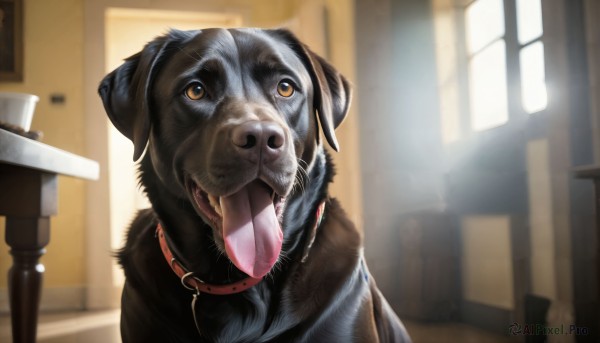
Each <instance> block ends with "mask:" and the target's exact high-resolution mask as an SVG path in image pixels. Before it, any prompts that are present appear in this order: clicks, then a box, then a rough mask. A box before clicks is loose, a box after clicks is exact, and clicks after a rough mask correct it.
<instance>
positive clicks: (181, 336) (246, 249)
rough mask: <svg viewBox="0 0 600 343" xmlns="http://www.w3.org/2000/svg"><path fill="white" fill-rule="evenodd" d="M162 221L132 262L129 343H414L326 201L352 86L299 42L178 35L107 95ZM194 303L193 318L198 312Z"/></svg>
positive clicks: (138, 235) (136, 62)
mask: <svg viewBox="0 0 600 343" xmlns="http://www.w3.org/2000/svg"><path fill="white" fill-rule="evenodd" d="M99 91H100V95H101V97H102V100H103V102H104V107H105V109H106V112H107V113H108V116H109V117H110V119H111V120H112V122H113V124H114V125H115V126H116V127H117V129H119V131H121V133H123V134H124V135H125V136H127V137H128V138H129V139H131V140H132V141H133V144H134V150H135V152H134V160H137V159H139V158H140V157H141V156H142V154H143V152H144V150H145V149H146V146H147V151H146V154H145V156H144V157H143V158H142V159H141V162H140V172H141V173H140V181H141V185H142V186H143V187H144V189H145V191H146V193H147V195H148V198H149V199H150V202H151V203H152V209H149V210H146V211H142V212H141V213H139V214H138V216H137V218H136V219H135V220H134V222H133V224H132V226H131V228H130V229H129V233H128V235H127V243H126V245H125V247H124V248H123V249H122V250H121V251H120V252H119V254H118V257H119V262H120V263H121V265H122V266H123V269H124V270H125V276H126V280H127V281H126V283H125V288H124V290H123V298H122V316H121V333H122V337H123V340H124V341H125V342H408V341H410V340H409V338H408V335H407V334H406V331H405V330H404V327H403V326H402V324H401V323H400V321H399V320H398V318H397V317H396V315H395V314H394V313H393V311H392V310H391V308H390V306H389V305H388V304H387V302H386V301H385V299H384V298H383V297H382V296H381V294H380V293H379V291H378V290H377V288H376V286H375V283H374V281H373V279H372V278H371V276H370V274H369V272H368V270H367V268H366V266H365V263H364V258H363V255H362V250H361V249H362V237H361V235H360V233H359V232H358V231H357V229H356V228H355V226H354V225H353V224H352V223H351V222H350V221H349V220H348V219H347V217H346V214H345V213H344V211H343V210H342V209H341V208H340V206H339V205H338V203H337V201H335V200H334V199H330V198H329V197H328V195H327V187H328V183H329V182H330V181H331V179H332V177H333V171H332V169H333V167H332V164H331V161H330V159H329V157H328V155H327V154H326V152H325V150H324V149H323V146H322V144H321V143H320V141H319V136H320V135H319V127H320V128H321V129H322V131H323V134H324V136H325V138H326V139H327V142H328V143H329V145H330V146H331V147H333V148H334V149H336V150H337V148H338V143H337V141H336V137H335V134H334V130H335V128H337V127H338V125H339V124H340V123H341V122H342V120H343V119H344V117H345V116H346V113H347V110H348V106H349V104H350V87H349V84H348V82H347V81H346V80H345V79H344V78H343V77H342V76H341V75H340V74H339V73H338V72H337V71H336V70H335V69H334V68H333V67H332V66H331V65H329V64H328V63H327V62H326V61H324V60H323V59H322V58H320V57H319V56H317V55H315V54H314V53H312V52H311V51H310V50H309V49H308V48H307V47H305V46H304V45H303V44H302V43H300V42H299V41H298V40H297V39H296V38H295V37H294V36H293V35H292V34H291V33H289V32H288V31H285V30H256V29H232V30H224V29H211V30H202V31H186V32H182V31H171V32H170V33H169V34H167V35H165V36H163V37H159V38H156V39H155V40H154V41H152V42H150V43H149V44H147V45H146V46H145V47H144V49H143V50H142V51H141V52H139V53H138V54H136V55H134V56H132V57H130V58H128V59H127V60H126V61H125V63H124V64H123V65H122V66H120V67H119V68H117V69H116V70H115V71H113V72H112V73H110V74H109V75H108V76H106V78H105V79H104V80H103V81H102V83H101V85H100V90H99ZM190 304H191V309H190Z"/></svg>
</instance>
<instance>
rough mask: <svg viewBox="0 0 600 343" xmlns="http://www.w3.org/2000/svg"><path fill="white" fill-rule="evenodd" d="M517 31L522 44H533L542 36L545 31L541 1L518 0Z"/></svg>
mask: <svg viewBox="0 0 600 343" xmlns="http://www.w3.org/2000/svg"><path fill="white" fill-rule="evenodd" d="M517 29H518V35H519V43H521V44H525V43H527V42H531V41H532V40H534V39H536V38H538V37H539V36H541V35H542V33H543V32H544V31H543V30H544V29H543V28H542V3H541V0H517Z"/></svg>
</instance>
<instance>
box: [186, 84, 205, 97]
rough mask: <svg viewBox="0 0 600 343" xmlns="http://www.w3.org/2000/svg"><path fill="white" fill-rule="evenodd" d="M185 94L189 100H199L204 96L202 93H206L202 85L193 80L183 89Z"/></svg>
mask: <svg viewBox="0 0 600 343" xmlns="http://www.w3.org/2000/svg"><path fill="white" fill-rule="evenodd" d="M185 95H186V96H187V97H188V98H189V99H190V100H200V99H202V98H204V95H206V91H205V90H204V87H203V86H202V84H201V83H200V82H194V83H191V84H190V85H189V86H187V88H186V89H185Z"/></svg>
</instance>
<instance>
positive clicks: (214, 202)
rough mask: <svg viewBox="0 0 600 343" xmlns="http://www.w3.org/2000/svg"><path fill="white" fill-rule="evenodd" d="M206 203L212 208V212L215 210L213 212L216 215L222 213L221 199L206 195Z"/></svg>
mask: <svg viewBox="0 0 600 343" xmlns="http://www.w3.org/2000/svg"><path fill="white" fill-rule="evenodd" d="M208 202H209V203H210V206H212V208H214V210H215V212H217V214H219V215H222V213H221V198H220V197H216V196H213V195H208Z"/></svg>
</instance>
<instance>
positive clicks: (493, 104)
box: [469, 40, 508, 131]
mask: <svg viewBox="0 0 600 343" xmlns="http://www.w3.org/2000/svg"><path fill="white" fill-rule="evenodd" d="M469 88H470V105H471V127H472V128H473V130H475V131H481V130H485V129H489V128H492V127H495V126H499V125H502V124H504V123H506V122H507V121H508V105H507V91H506V44H505V43H504V40H499V41H498V42H496V43H494V44H492V45H490V46H489V47H488V48H486V49H485V50H483V51H482V52H481V53H479V54H477V55H475V56H473V58H472V59H471V62H470V63H469Z"/></svg>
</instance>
